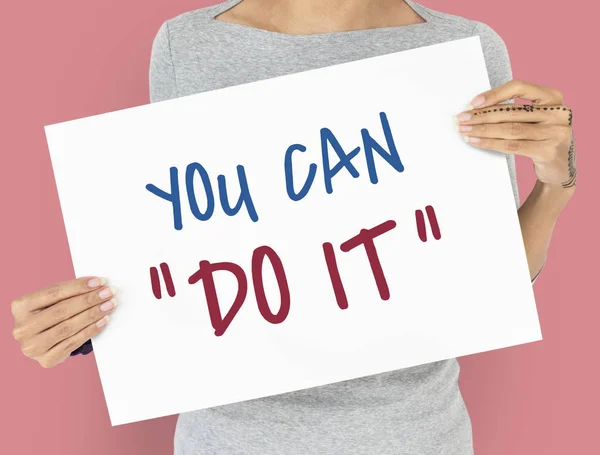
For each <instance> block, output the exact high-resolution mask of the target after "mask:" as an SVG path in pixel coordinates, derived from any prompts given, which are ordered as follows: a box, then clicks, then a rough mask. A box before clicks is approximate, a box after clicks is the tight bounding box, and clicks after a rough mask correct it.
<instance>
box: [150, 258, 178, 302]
mask: <svg viewBox="0 0 600 455" xmlns="http://www.w3.org/2000/svg"><path fill="white" fill-rule="evenodd" d="M159 267H160V271H161V273H162V276H163V279H164V280H165V287H166V288H167V294H169V296H170V297H175V286H174V285H173V278H172V277H171V270H169V264H167V263H166V262H163V263H161V264H160V266H159ZM150 283H151V284H152V292H153V293H154V297H156V298H157V299H160V298H161V297H162V290H161V286H160V278H159V277H158V269H157V268H156V267H150Z"/></svg>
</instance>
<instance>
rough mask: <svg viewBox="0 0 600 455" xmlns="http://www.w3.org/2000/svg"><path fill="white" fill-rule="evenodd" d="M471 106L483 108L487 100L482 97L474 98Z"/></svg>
mask: <svg viewBox="0 0 600 455" xmlns="http://www.w3.org/2000/svg"><path fill="white" fill-rule="evenodd" d="M470 104H471V106H473V107H479V106H483V105H484V104H485V98H484V97H483V96H481V95H479V96H476V97H475V98H473V101H471V103H470Z"/></svg>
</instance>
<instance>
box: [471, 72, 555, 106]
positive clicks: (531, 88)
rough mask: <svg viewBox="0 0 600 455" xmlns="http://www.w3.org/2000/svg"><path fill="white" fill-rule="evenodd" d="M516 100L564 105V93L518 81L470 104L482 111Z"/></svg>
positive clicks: (487, 93) (490, 91)
mask: <svg viewBox="0 0 600 455" xmlns="http://www.w3.org/2000/svg"><path fill="white" fill-rule="evenodd" d="M515 98H521V99H525V100H530V101H532V102H533V104H541V105H551V104H563V96H562V93H561V92H559V91H558V90H555V89H553V88H549V87H542V86H540V85H535V84H531V83H529V82H525V81H521V80H517V79H514V80H512V81H509V82H507V83H506V84H502V85H500V86H498V87H495V88H493V89H491V90H488V91H486V92H483V93H481V94H479V95H477V96H476V97H475V98H473V100H472V101H471V103H470V104H471V107H472V108H477V109H480V108H483V107H487V106H492V105H494V104H500V103H502V102H504V101H508V100H512V99H515Z"/></svg>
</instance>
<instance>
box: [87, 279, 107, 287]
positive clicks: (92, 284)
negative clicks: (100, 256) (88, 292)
mask: <svg viewBox="0 0 600 455" xmlns="http://www.w3.org/2000/svg"><path fill="white" fill-rule="evenodd" d="M104 284H106V278H101V277H100V278H92V279H91V280H89V281H88V282H87V285H88V287H90V288H97V287H100V286H102V285H104Z"/></svg>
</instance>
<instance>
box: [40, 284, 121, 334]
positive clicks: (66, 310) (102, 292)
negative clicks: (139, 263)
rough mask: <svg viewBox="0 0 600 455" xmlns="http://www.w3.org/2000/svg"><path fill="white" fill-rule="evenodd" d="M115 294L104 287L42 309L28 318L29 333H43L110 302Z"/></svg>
mask: <svg viewBox="0 0 600 455" xmlns="http://www.w3.org/2000/svg"><path fill="white" fill-rule="evenodd" d="M115 294H116V288H115V287H113V286H104V287H101V288H100V289H98V290H95V291H91V292H87V293H85V294H81V295H77V296H75V297H71V298H69V299H66V300H63V301H61V302H59V303H57V304H56V305H52V306H51V307H48V308H44V309H43V310H40V311H39V312H37V313H36V314H34V315H32V316H30V318H31V322H30V323H29V324H28V326H29V327H28V329H29V333H31V334H36V333H40V332H43V331H44V330H46V329H49V328H50V327H53V326H55V325H57V324H59V323H61V322H63V321H66V320H68V319H70V318H72V317H73V316H75V315H76V314H79V313H81V312H82V311H85V310H87V309H88V308H92V307H94V306H96V305H98V304H100V303H102V302H106V301H107V300H110V299H111V298H112V297H114V296H115Z"/></svg>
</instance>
